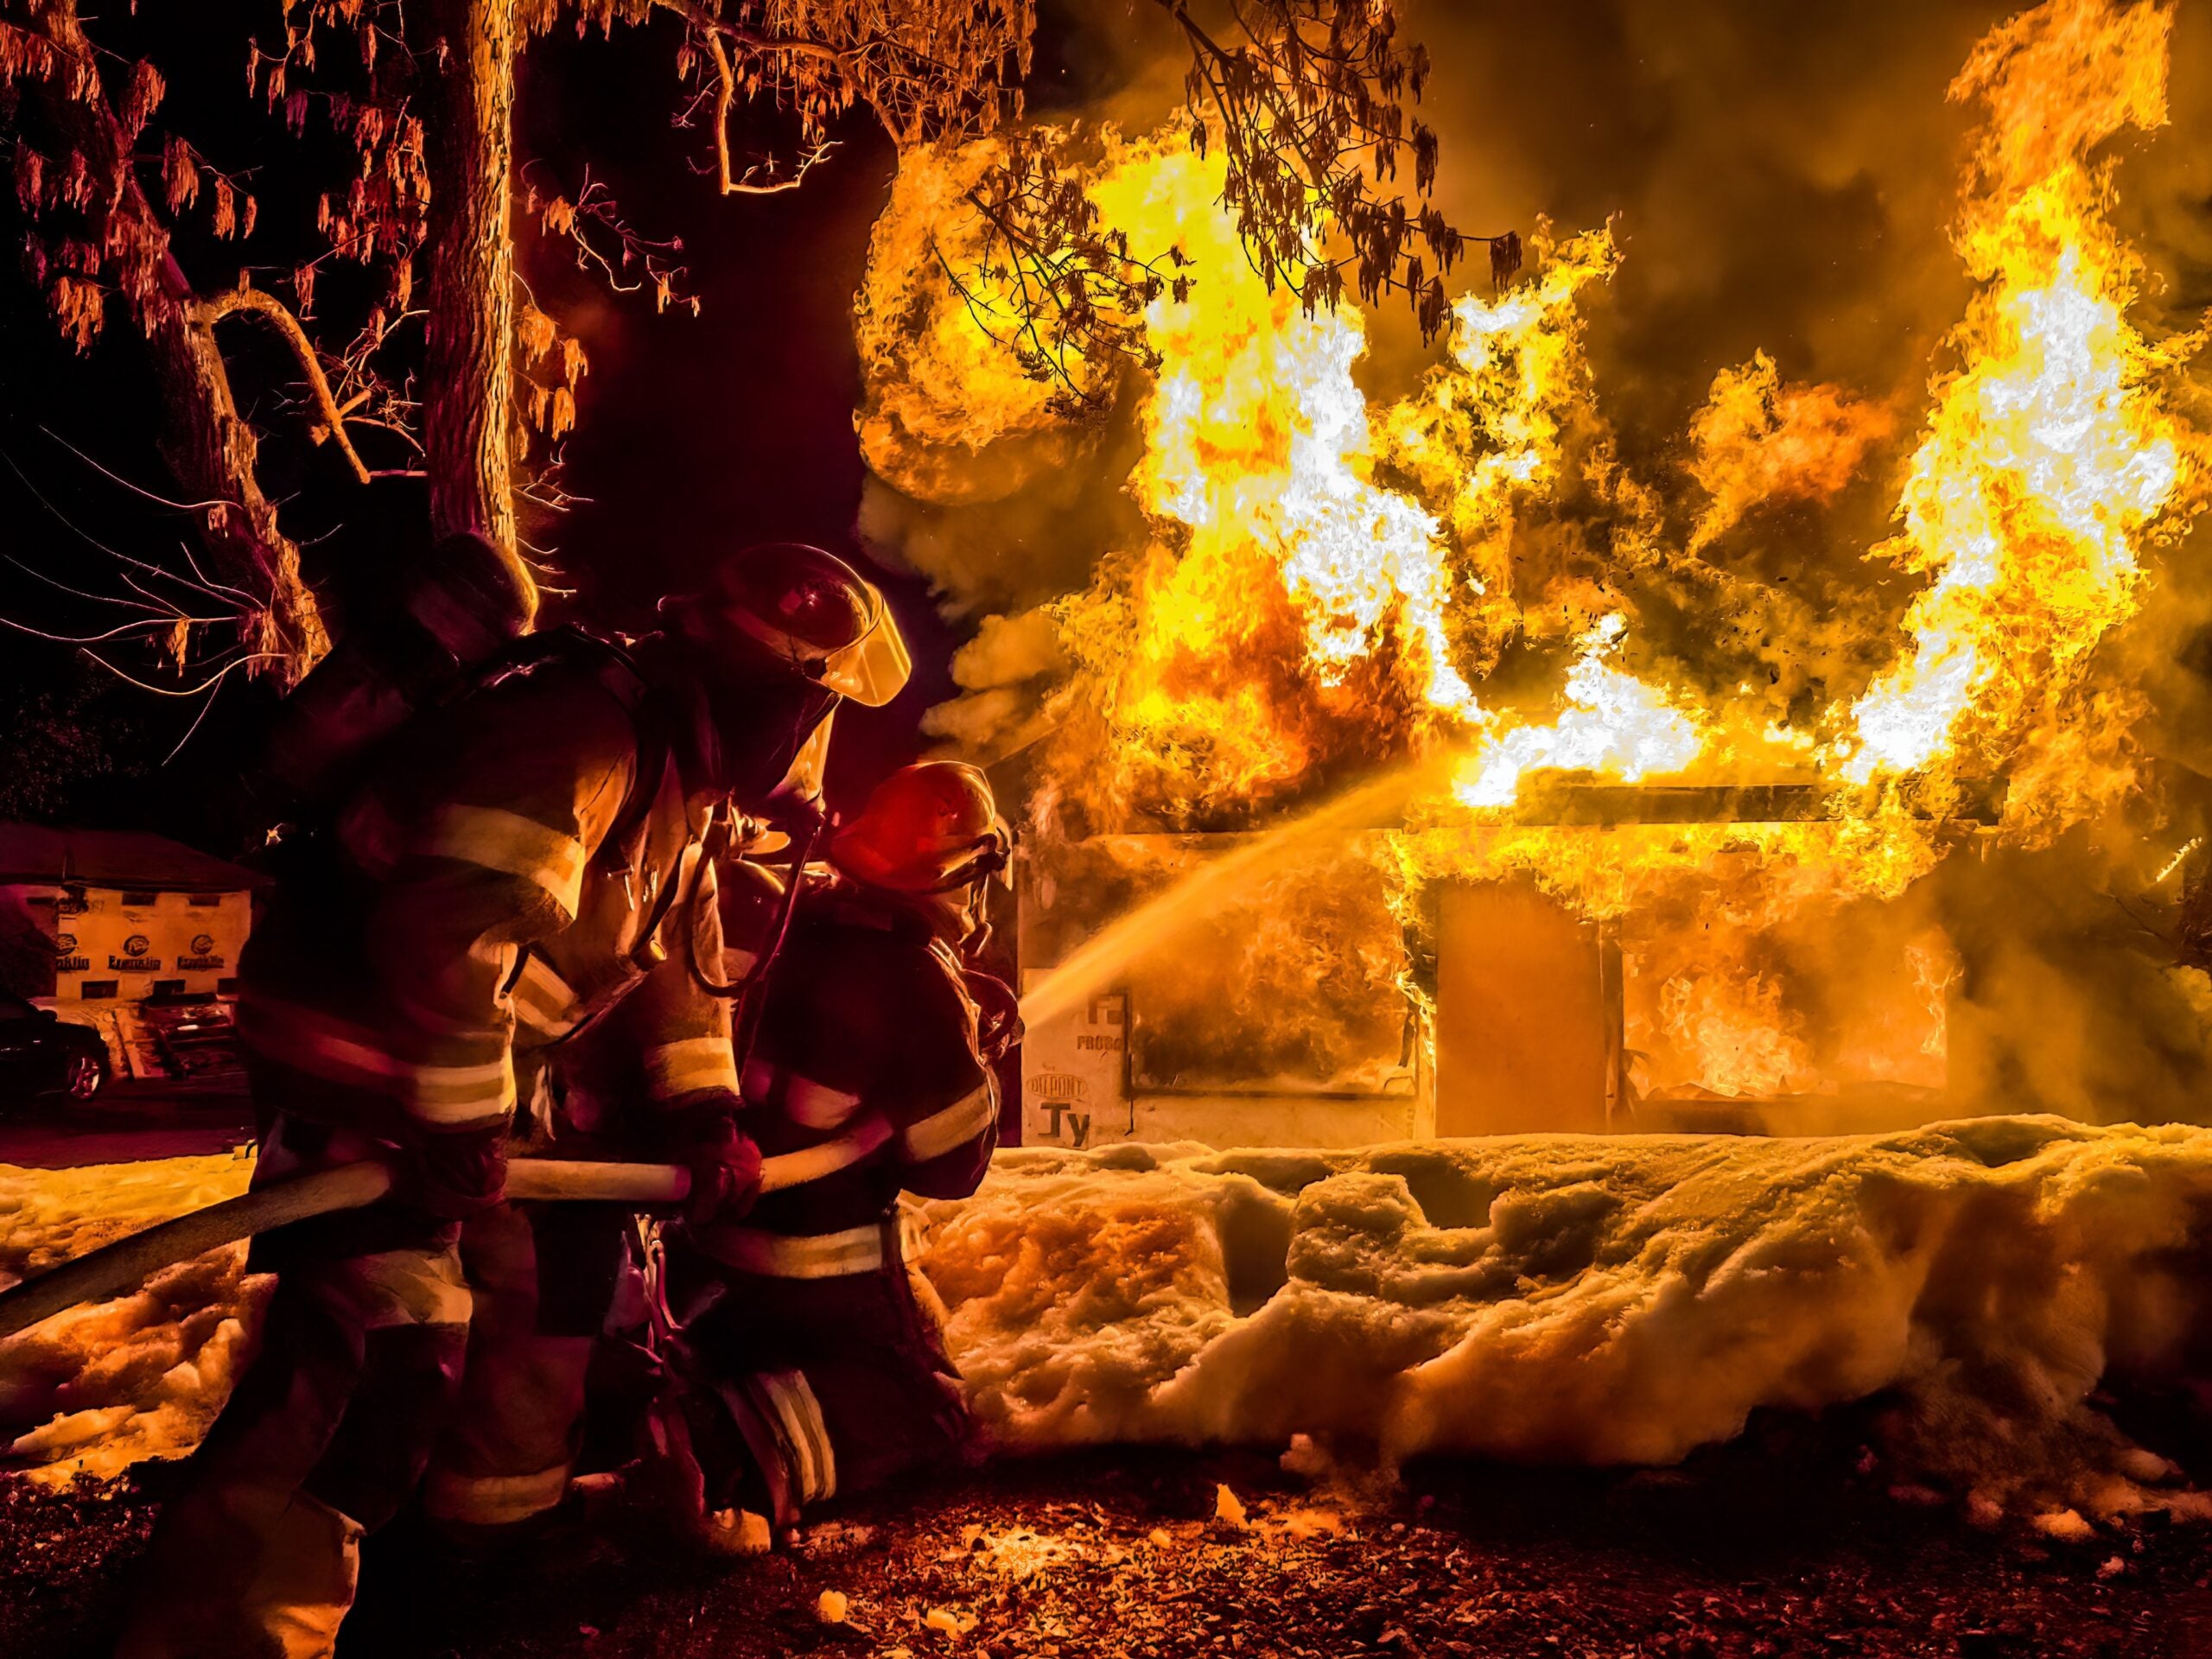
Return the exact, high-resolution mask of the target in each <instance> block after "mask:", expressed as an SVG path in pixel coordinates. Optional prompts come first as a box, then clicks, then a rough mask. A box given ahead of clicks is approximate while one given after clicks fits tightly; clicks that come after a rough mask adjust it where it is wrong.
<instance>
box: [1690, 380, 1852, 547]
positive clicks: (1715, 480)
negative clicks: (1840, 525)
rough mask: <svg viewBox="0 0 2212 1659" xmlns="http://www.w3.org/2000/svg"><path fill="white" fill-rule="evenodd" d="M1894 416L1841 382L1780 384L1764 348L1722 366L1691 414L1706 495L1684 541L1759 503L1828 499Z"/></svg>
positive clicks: (1716, 530) (1713, 531) (1718, 533)
mask: <svg viewBox="0 0 2212 1659" xmlns="http://www.w3.org/2000/svg"><path fill="white" fill-rule="evenodd" d="M1891 425H1892V421H1891V416H1890V413H1889V411H1888V410H1885V409H1881V408H1879V407H1878V406H1876V405H1874V404H1868V403H1866V402H1865V401H1863V400H1861V399H1859V398H1857V397H1853V396H1852V395H1851V394H1850V393H1849V392H1848V391H1845V390H1844V389H1843V388H1842V387H1840V386H1831V385H1815V386H1793V385H1783V380H1782V372H1781V371H1780V370H1779V369H1777V367H1776V366H1775V362H1774V359H1772V358H1770V357H1769V356H1768V355H1767V354H1766V353H1764V352H1758V353H1754V354H1753V356H1752V358H1751V361H1750V362H1749V363H1746V364H1744V365H1742V366H1740V367H1738V368H1732V369H1723V370H1721V372H1719V374H1717V375H1715V376H1714V377H1713V391H1712V393H1711V395H1710V396H1709V397H1707V400H1706V405H1705V407H1704V408H1703V409H1701V410H1699V411H1698V412H1697V414H1696V415H1695V416H1693V417H1692V419H1691V421H1690V442H1692V443H1693V444H1694V445H1695V446H1696V454H1695V458H1694V460H1693V461H1691V462H1690V467H1689V473H1690V477H1691V478H1692V479H1693V480H1695V482H1696V484H1697V486H1698V487H1699V488H1700V489H1701V490H1703V491H1704V492H1705V493H1706V494H1707V495H1708V496H1710V497H1711V498H1712V505H1710V506H1708V507H1707V509H1706V510H1705V512H1704V514H1703V515H1702V516H1701V517H1700V518H1699V519H1698V521H1697V526H1696V528H1695V529H1694V530H1693V531H1691V532H1690V540H1689V545H1690V549H1691V550H1692V551H1693V552H1696V551H1700V550H1703V549H1705V548H1707V547H1710V546H1711V545H1713V543H1715V542H1716V541H1718V540H1719V538H1720V537H1722V536H1724V535H1725V534H1726V533H1727V531H1729V530H1730V529H1731V528H1732V526H1734V525H1735V524H1737V523H1738V521H1739V520H1740V519H1742V518H1743V517H1744V515H1745V513H1747V512H1750V511H1751V509H1752V508H1753V507H1755V506H1758V505H1761V504H1762V503H1765V502H1771V501H1793V500H1795V501H1811V502H1825V501H1827V500H1831V499H1834V497H1835V496H1836V494H1837V493H1839V492H1840V491H1841V490H1842V489H1843V487H1844V486H1846V485H1847V484H1848V483H1850V482H1851V480H1853V478H1854V477H1856V476H1857V475H1858V473H1859V464H1860V462H1861V461H1864V460H1865V458H1866V452H1867V450H1868V449H1869V448H1871V447H1872V445H1874V444H1876V443H1878V442H1880V441H1881V440H1882V439H1884V438H1885V437H1887V436H1888V435H1889V434H1890V429H1891Z"/></svg>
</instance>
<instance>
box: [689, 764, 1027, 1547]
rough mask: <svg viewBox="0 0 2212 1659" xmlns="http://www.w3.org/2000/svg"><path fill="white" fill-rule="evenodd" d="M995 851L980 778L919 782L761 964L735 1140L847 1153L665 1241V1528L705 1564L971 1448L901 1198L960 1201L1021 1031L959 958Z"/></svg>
mask: <svg viewBox="0 0 2212 1659" xmlns="http://www.w3.org/2000/svg"><path fill="white" fill-rule="evenodd" d="M1008 850H1009V837H1008V835H1007V829H1006V826H1005V824H1004V823H1002V822H1001V820H1000V818H999V817H998V814H997V811H996V809H995V805H994V804H993V801H992V798H991V791H990V786H989V785H988V782H987V781H986V780H985V779H984V777H983V775H982V772H978V771H976V769H975V768H974V767H972V766H960V765H957V764H953V763H950V762H925V763H923V764H921V765H918V766H908V767H906V768H905V769H904V770H902V771H900V772H896V773H894V774H893V775H892V776H891V777H890V778H889V779H886V780H885V781H884V783H883V784H882V785H880V787H878V788H877V790H876V791H874V794H873V796H871V798H869V801H868V807H867V810H865V811H864V812H863V813H862V814H861V817H858V818H857V819H855V821H854V822H853V823H850V824H849V825H848V826H846V827H845V828H843V829H841V830H840V831H839V832H838V833H837V834H836V836H835V837H834V839H833V840H832V841H831V842H830V851H829V861H830V864H831V866H832V868H833V869H834V872H835V874H834V877H833V880H832V882H831V885H830V886H829V887H828V888H827V890H826V891H823V892H821V893H808V894H806V895H805V896H804V899H803V900H802V902H801V903H800V904H799V905H798V908H797V912H796V916H795V918H793V919H792V921H791V925H790V932H789V935H788V937H787V938H786V939H785V943H784V944H783V946H782V949H781V950H780V951H779V952H778V953H777V954H776V956H775V957H774V959H773V964H772V967H771V968H770V969H768V970H767V976H766V979H765V981H764V982H763V983H762V987H761V992H762V1001H763V1007H762V1009H761V1018H760V1024H759V1027H758V1031H759V1035H758V1039H757V1041H755V1042H754V1043H753V1046H752V1047H751V1051H750V1053H749V1055H748V1056H747V1060H746V1063H745V1066H744V1076H743V1084H744V1092H745V1101H746V1113H745V1118H744V1122H745V1123H746V1126H747V1131H748V1133H749V1134H751V1135H753V1138H754V1139H755V1140H756V1141H758V1142H759V1143H760V1147H761V1148H762V1149H763V1151H764V1152H766V1153H769V1154H781V1153H797V1152H802V1151H804V1149H807V1148H818V1149H823V1151H825V1152H828V1151H829V1150H831V1149H832V1148H837V1147H842V1148H844V1149H845V1150H844V1151H843V1152H842V1154H839V1155H837V1156H836V1157H831V1158H827V1159H825V1163H834V1164H836V1165H839V1166H837V1167H835V1168H832V1169H829V1171H828V1173H823V1174H822V1175H820V1176H818V1177H817V1178H816V1179H812V1180H810V1181H808V1182H806V1183H804V1185H798V1186H794V1187H791V1188H789V1189H787V1190H785V1191H783V1192H775V1193H772V1194H769V1195H768V1196H766V1197H765V1198H762V1199H761V1200H760V1203H759V1204H758V1205H756V1206H754V1208H753V1210H752V1211H751V1212H750V1213H749V1214H747V1215H746V1216H744V1217H735V1216H731V1215H721V1216H715V1217H704V1218H693V1219H690V1220H687V1221H684V1222H682V1223H679V1224H674V1225H671V1226H670V1227H668V1228H667V1229H665V1230H664V1275H663V1276H664V1294H665V1303H666V1307H667V1311H668V1314H669V1317H670V1319H671V1323H672V1325H673V1326H674V1328H675V1332H676V1334H675V1336H674V1338H673V1340H672V1341H671V1342H670V1343H669V1344H668V1350H669V1360H670V1370H671V1376H672V1378H673V1381H674V1383H675V1387H673V1388H672V1389H671V1390H670V1391H669V1393H668V1394H667V1395H665V1396H664V1399H663V1401H662V1402H660V1404H659V1406H658V1408H657V1416H656V1422H655V1432H656V1434H657V1436H658V1439H659V1440H660V1442H661V1450H662V1451H663V1452H664V1453H665V1454H668V1455H669V1457H670V1459H671V1466H673V1467H674V1468H675V1469H677V1470H678V1471H680V1473H678V1474H677V1477H676V1478H675V1479H674V1480H673V1482H672V1484H673V1485H674V1487H675V1489H676V1490H675V1492H674V1494H672V1496H673V1497H674V1498H675V1502H676V1507H677V1510H678V1512H679V1513H678V1517H677V1518H678V1519H679V1521H681V1522H684V1523H686V1524H687V1525H688V1526H690V1527H691V1528H695V1529H697V1531H696V1533H695V1536H696V1537H697V1538H698V1539H699V1540H700V1541H704V1542H706V1543H708V1544H709V1545H710V1546H713V1547H721V1548H727V1547H730V1545H731V1544H732V1542H733V1541H734V1540H735V1539H737V1538H738V1537H740V1536H741V1535H742V1533H743V1530H744V1522H745V1517H746V1516H747V1515H748V1514H749V1515H753V1516H763V1517H766V1519H767V1521H768V1522H771V1523H772V1526H773V1527H774V1528H775V1529H779V1530H780V1529H785V1528H788V1527H790V1526H791V1525H792V1524H794V1523H795V1522H797V1520H798V1516H799V1512H800V1510H801V1509H802V1508H803V1507H804V1505H806V1504H808V1503H814V1502H816V1501H818V1500H820V1499H823V1498H827V1497H831V1496H833V1495H834V1494H836V1493H837V1492H840V1491H855V1490H858V1489H861V1488H863V1487H866V1486H869V1485H871V1484H876V1483H878V1482H880V1481H882V1480H884V1479H885V1478H888V1477H890V1476H892V1475H894V1474H898V1473H900V1472H903V1471H909V1470H912V1469H913V1468H915V1467H918V1466H919V1465H925V1464H928V1463H931V1462H937V1461H942V1460H944V1459H950V1458H953V1457H955V1456H957V1454H958V1453H959V1452H961V1451H962V1450H963V1447H964V1446H965V1445H966V1444H967V1441H968V1440H969V1418H968V1412H967V1408H966V1404H965V1402H964V1399H963V1395H962V1391H961V1388H960V1384H959V1379H958V1376H957V1372H956V1371H955V1370H953V1367H952V1365H951V1363H950V1361H949V1360H948V1359H947V1358H946V1357H945V1354H944V1347H943V1345H942V1343H941V1341H940V1339H939V1334H938V1325H937V1319H936V1318H935V1316H934V1313H933V1312H932V1310H933V1309H934V1308H935V1306H936V1303H935V1298H934V1296H933V1295H932V1294H930V1293H929V1291H928V1288H927V1287H926V1285H919V1286H918V1285H917V1284H916V1282H915V1281H912V1280H911V1279H910V1278H909V1275H908V1272H907V1269H906V1265H905V1263H904V1261H903V1259H902V1256H901V1252H900V1246H899V1194H900V1192H911V1193H914V1194H917V1195H918V1196H921V1197H925V1198H963V1197H965V1196H966V1195H967V1194H969V1193H970V1192H974V1191H975V1190H976V1184H977V1183H978V1182H980V1181H981V1180H982V1177H983V1173H984V1171H985V1169H986V1168H987V1167H988V1165H989V1162H990V1157H991V1152H992V1149H993V1147H995V1145H996V1143H997V1128H998V1085H997V1082H996V1079H995V1074H994V1070H993V1068H994V1065H995V1061H996V1060H997V1058H999V1056H1000V1055H1001V1053H1002V1052H1003V1051H1004V1050H1005V1048H1006V1047H1007V1046H1009V1045H1010V1044H1011V1042H1012V1041H1013V1040H1014V1036H1015V1035H1016V1033H1018V1031H1019V1019H1018V1016H1017V1015H1016V1014H1015V1012H1014V1007H1013V999H1012V996H1011V994H1010V993H1008V992H1007V989H1006V988H1005V987H1004V986H1003V985H1001V984H1000V983H999V982H997V981H995V980H992V979H988V977H987V976H982V975H981V974H980V973H978V972H977V971H976V970H975V969H973V968H972V967H971V966H970V963H971V961H972V958H973V957H974V955H975V953H976V950H978V949H980V947H981V945H982V943H983V941H984V939H985V938H986V937H987V934H988V930H987V929H986V928H984V927H983V926H982V925H981V924H980V920H979V912H980V901H981V898H982V890H983V886H984V884H985V882H986V881H987V880H988V878H989V877H990V876H991V875H992V874H995V872H996V871H998V870H1000V869H1001V868H1003V867H1004V866H1005V863H1006V861H1007V853H1008ZM733 899H734V902H742V895H737V894H734V895H733ZM733 919H734V918H733ZM739 926H740V928H741V925H739ZM855 1147H866V1148H868V1151H867V1152H866V1153H865V1155H863V1156H860V1157H858V1158H857V1160H854V1159H853V1158H852V1149H853V1148H855ZM668 1496H671V1495H664V1501H667V1497H668ZM752 1530H753V1537H754V1538H755V1539H756V1541H757V1540H759V1539H760V1538H761V1536H762V1535H763V1534H764V1532H765V1530H766V1529H762V1528H760V1527H759V1525H758V1524H757V1522H756V1523H754V1525H753V1529H752Z"/></svg>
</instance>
